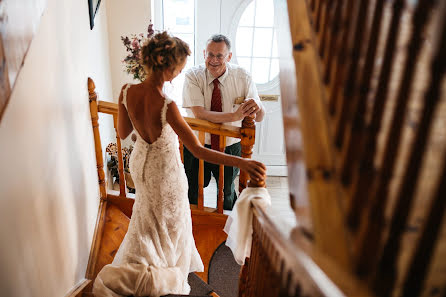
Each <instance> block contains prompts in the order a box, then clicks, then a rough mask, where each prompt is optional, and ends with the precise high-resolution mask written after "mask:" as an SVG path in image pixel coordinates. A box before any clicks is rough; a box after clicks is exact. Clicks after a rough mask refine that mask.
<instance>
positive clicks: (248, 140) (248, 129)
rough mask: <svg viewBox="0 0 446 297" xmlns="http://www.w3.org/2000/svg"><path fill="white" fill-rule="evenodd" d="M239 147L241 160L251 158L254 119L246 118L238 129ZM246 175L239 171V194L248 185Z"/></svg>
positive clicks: (254, 133) (253, 139)
mask: <svg viewBox="0 0 446 297" xmlns="http://www.w3.org/2000/svg"><path fill="white" fill-rule="evenodd" d="M240 134H241V135H242V138H241V146H242V153H241V156H242V158H249V159H250V158H251V155H252V148H253V147H254V142H255V138H256V126H255V122H254V117H246V118H244V119H243V122H242V128H241V129H240ZM248 179H249V176H248V173H247V172H245V171H243V170H240V176H239V192H240V193H241V192H242V191H243V189H244V188H246V186H247V183H248Z"/></svg>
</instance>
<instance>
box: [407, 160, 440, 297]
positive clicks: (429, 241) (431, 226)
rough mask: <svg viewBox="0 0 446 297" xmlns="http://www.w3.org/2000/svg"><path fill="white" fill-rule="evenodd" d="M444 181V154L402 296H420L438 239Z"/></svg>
mask: <svg viewBox="0 0 446 297" xmlns="http://www.w3.org/2000/svg"><path fill="white" fill-rule="evenodd" d="M444 181H446V155H445V156H444V157H443V171H442V173H441V175H440V179H439V180H438V185H437V192H436V194H435V196H434V199H433V201H432V204H431V207H430V210H429V213H428V215H427V217H426V218H427V222H426V224H425V226H424V228H423V231H422V234H421V237H420V239H419V240H418V242H417V247H416V249H415V253H414V254H413V256H412V260H411V262H410V265H409V269H408V272H407V276H406V279H405V281H404V286H403V294H402V296H405V297H415V296H421V289H422V288H423V285H424V283H425V281H426V278H427V273H428V268H429V264H431V262H432V257H433V255H434V252H435V245H436V243H437V242H438V241H439V237H440V231H441V229H440V228H441V226H442V222H443V217H444V215H445V211H446V199H445V197H444V193H446V183H445V182H444Z"/></svg>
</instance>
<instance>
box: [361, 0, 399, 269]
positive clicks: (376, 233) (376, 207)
mask: <svg viewBox="0 0 446 297" xmlns="http://www.w3.org/2000/svg"><path fill="white" fill-rule="evenodd" d="M403 8H404V0H396V1H395V2H394V3H393V16H392V20H391V25H390V28H389V33H388V35H387V41H386V49H385V52H384V62H383V66H382V69H381V73H380V77H379V84H378V91H377V92H376V94H375V102H374V105H373V112H372V120H371V124H370V126H371V127H370V135H368V140H367V142H366V148H367V149H368V150H369V151H368V152H366V156H365V158H366V160H365V162H368V163H370V164H373V160H374V158H375V152H376V149H377V148H376V145H377V137H378V132H379V130H380V128H381V122H382V118H383V112H384V105H385V103H386V99H387V97H388V86H389V81H390V74H391V72H392V65H393V61H394V57H395V55H396V50H395V45H396V42H397V36H398V35H399V31H400V22H401V16H402V12H403ZM399 112H401V111H399ZM372 166H373V165H372ZM383 166H388V165H386V164H385V163H383ZM387 172H389V171H387ZM361 178H363V177H361ZM384 178H389V179H390V178H391V176H390V175H389V173H387V174H381V175H380V176H379V180H381V181H382V182H384V183H387V181H385V180H384ZM371 181H374V178H373V177H372V179H371V180H368V181H367V182H365V181H363V182H362V183H361V186H364V188H362V189H359V188H358V189H357V193H358V195H361V196H362V197H361V198H359V199H366V200H368V199H372V198H369V197H377V199H374V200H373V199H372V200H370V201H371V202H372V205H371V206H370V210H369V213H368V215H367V217H368V219H366V220H363V222H364V223H363V224H362V226H360V228H362V230H361V231H360V234H359V238H358V247H357V252H358V255H357V259H358V263H357V272H358V273H359V274H360V275H366V274H368V273H369V271H370V269H372V266H373V265H374V264H375V263H376V261H377V257H378V253H377V251H378V246H379V245H380V242H381V241H380V238H381V235H382V234H381V231H382V226H383V224H384V208H385V206H386V204H387V203H386V202H387V198H388V197H387V195H385V196H377V195H373V194H372V193H370V192H371V191H370V187H371V186H372V184H373V183H372V182H371ZM377 182H378V183H380V182H379V181H377ZM382 193H383V194H384V193H387V191H386V192H382ZM365 195H372V196H369V197H367V198H364V196H365Z"/></svg>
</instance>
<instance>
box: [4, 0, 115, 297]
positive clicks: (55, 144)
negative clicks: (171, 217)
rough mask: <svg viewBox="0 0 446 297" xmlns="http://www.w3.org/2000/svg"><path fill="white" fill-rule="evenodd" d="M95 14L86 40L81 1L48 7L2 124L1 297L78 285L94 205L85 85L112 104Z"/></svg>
mask: <svg viewBox="0 0 446 297" xmlns="http://www.w3.org/2000/svg"><path fill="white" fill-rule="evenodd" d="M103 2H108V1H103ZM101 6H102V7H100V10H99V14H98V16H97V17H96V25H95V28H94V30H93V31H90V28H89V16H88V5H87V1H78V0H63V1H60V0H48V6H47V8H46V10H45V12H44V15H43V17H42V19H41V23H40V26H39V28H38V30H37V32H36V35H35V37H34V40H33V42H32V44H31V47H30V49H29V52H28V54H27V57H26V59H25V62H24V66H23V68H22V70H21V72H20V74H19V76H18V79H17V81H16V84H15V87H14V90H13V92H12V95H11V98H10V103H9V105H8V107H7V109H6V110H5V113H4V115H3V119H2V120H1V122H0V139H1V151H0V164H1V166H2V173H1V174H0V238H1V240H0V288H1V293H0V295H2V296H20V297H23V296H45V297H46V296H64V295H65V294H66V293H67V292H68V291H69V290H70V289H71V288H73V287H74V286H75V285H76V284H77V283H79V282H80V281H81V280H82V279H83V278H84V275H85V271H86V266H87V261H88V256H89V250H90V245H91V239H92V236H93V231H94V224H95V220H96V216H97V210H98V201H99V193H98V183H97V173H96V166H95V156H94V144H93V136H92V129H91V121H90V113H89V104H88V92H87V77H88V76H91V77H92V78H93V79H95V82H96V85H97V91H98V93H99V94H100V97H101V98H102V99H107V98H111V97H112V88H111V76H110V65H109V55H108V32H107V20H106V17H107V16H106V9H105V5H104V3H103V4H102V5H101Z"/></svg>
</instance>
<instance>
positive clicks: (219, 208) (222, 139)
mask: <svg viewBox="0 0 446 297" xmlns="http://www.w3.org/2000/svg"><path fill="white" fill-rule="evenodd" d="M225 148H226V137H225V136H223V135H220V152H225ZM224 181H225V166H224V165H223V164H220V166H219V174H218V198H217V212H218V213H223V202H224V195H223V188H224V183H225V182H224Z"/></svg>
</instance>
